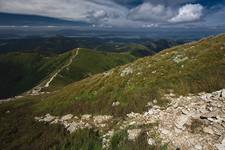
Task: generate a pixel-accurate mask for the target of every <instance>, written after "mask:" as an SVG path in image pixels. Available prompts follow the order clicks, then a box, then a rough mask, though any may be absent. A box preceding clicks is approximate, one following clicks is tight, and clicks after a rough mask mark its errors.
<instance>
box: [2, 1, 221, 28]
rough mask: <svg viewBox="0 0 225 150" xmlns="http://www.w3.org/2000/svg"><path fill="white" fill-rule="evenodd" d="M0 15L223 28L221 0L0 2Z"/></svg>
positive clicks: (113, 24)
mask: <svg viewBox="0 0 225 150" xmlns="http://www.w3.org/2000/svg"><path fill="white" fill-rule="evenodd" d="M0 12H3V13H15V14H28V15H40V16H47V17H54V18H59V19H64V20H71V21H82V22H87V23H90V24H91V25H93V26H103V27H137V28H140V27H142V28H153V27H186V28H188V27H221V26H222V27H223V26H225V0H0Z"/></svg>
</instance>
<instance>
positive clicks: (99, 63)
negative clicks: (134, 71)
mask: <svg viewBox="0 0 225 150" xmlns="http://www.w3.org/2000/svg"><path fill="white" fill-rule="evenodd" d="M135 59H136V57H134V56H132V55H130V54H127V53H107V52H97V51H93V50H90V49H84V48H81V49H79V54H78V55H77V56H76V58H74V60H73V62H72V64H71V65H70V66H69V67H67V68H66V69H64V70H62V71H61V72H60V75H58V76H57V77H56V78H55V79H54V80H53V82H52V84H51V85H50V87H49V89H48V90H53V89H54V90H56V89H58V88H61V87H64V86H65V85H67V84H70V83H73V82H74V81H79V80H81V79H84V78H86V77H89V76H92V75H94V74H97V73H101V72H104V71H107V70H109V69H111V68H114V67H116V66H118V65H122V64H127V63H129V62H131V61H134V60H135Z"/></svg>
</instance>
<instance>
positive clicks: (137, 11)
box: [128, 2, 173, 22]
mask: <svg viewBox="0 0 225 150" xmlns="http://www.w3.org/2000/svg"><path fill="white" fill-rule="evenodd" d="M172 16H173V11H172V10H171V8H169V7H166V6H164V5H162V4H157V5H153V4H152V3H150V2H146V3H143V4H142V5H140V6H138V7H136V8H134V9H132V10H131V11H130V13H129V14H128V18H129V19H132V20H141V21H148V22H165V21H167V19H168V18H170V17H172Z"/></svg>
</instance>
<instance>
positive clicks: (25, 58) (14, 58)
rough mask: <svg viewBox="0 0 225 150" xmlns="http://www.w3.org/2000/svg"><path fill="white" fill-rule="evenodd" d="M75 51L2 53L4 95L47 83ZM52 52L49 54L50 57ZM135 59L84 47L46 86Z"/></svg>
mask: <svg viewBox="0 0 225 150" xmlns="http://www.w3.org/2000/svg"><path fill="white" fill-rule="evenodd" d="M71 55H72V51H69V52H66V53H63V54H60V55H54V56H48V55H44V54H40V53H21V52H14V53H8V54H2V55H0V68H1V70H2V73H1V74H0V79H1V81H0V98H5V97H11V96H15V95H18V94H21V93H22V92H25V91H27V90H29V89H31V88H32V87H34V86H36V85H37V84H39V83H40V82H41V81H43V82H42V83H43V84H45V83H46V80H48V78H49V76H50V75H51V74H54V72H55V71H56V70H58V69H59V68H60V67H61V66H63V65H64V64H66V63H67V62H68V61H69V59H70V57H71ZM47 56H48V57H47ZM134 59H135V57H134V56H132V55H130V54H122V53H106V52H96V51H93V50H88V49H80V52H79V55H78V57H76V58H74V61H73V63H72V64H71V65H70V67H69V68H68V70H66V69H64V70H63V71H62V72H61V73H60V76H57V77H56V78H55V80H53V82H52V84H51V86H50V87H49V88H48V89H45V90H50V91H52V90H56V89H58V88H61V87H63V86H65V85H67V84H69V83H72V82H74V81H78V80H81V79H84V78H85V77H87V76H89V75H91V74H95V73H100V72H104V71H106V70H109V69H111V68H113V67H115V66H117V65H121V64H126V63H128V62H131V61H133V60H134Z"/></svg>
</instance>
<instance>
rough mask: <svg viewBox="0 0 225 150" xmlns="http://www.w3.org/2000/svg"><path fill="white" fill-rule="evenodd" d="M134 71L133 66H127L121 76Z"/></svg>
mask: <svg viewBox="0 0 225 150" xmlns="http://www.w3.org/2000/svg"><path fill="white" fill-rule="evenodd" d="M133 72H134V71H133V69H132V68H131V67H127V68H125V69H124V70H122V72H121V74H120V76H121V77H125V76H127V75H129V74H132V73H133Z"/></svg>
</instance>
